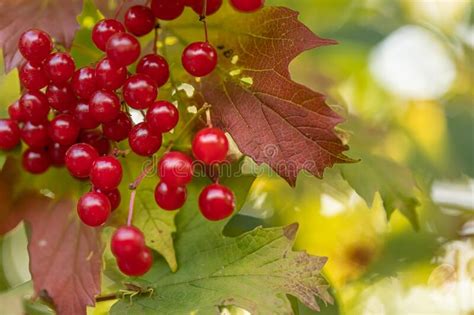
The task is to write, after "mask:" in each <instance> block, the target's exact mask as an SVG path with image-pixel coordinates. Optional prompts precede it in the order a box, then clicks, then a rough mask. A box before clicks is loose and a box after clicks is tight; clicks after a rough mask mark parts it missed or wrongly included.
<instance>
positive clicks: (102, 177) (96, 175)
mask: <svg viewBox="0 0 474 315" xmlns="http://www.w3.org/2000/svg"><path fill="white" fill-rule="evenodd" d="M89 177H90V179H91V182H92V184H93V185H94V187H96V188H97V189H100V190H103V191H109V190H113V189H115V188H117V187H118V185H120V182H121V181H122V165H121V164H120V162H119V160H117V159H116V158H115V157H113V156H101V157H99V158H97V159H96V160H95V161H94V163H93V164H92V169H91V173H90V175H89Z"/></svg>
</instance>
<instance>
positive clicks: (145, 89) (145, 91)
mask: <svg viewBox="0 0 474 315" xmlns="http://www.w3.org/2000/svg"><path fill="white" fill-rule="evenodd" d="M157 96H158V89H157V87H156V83H155V81H153V80H152V79H151V78H150V77H149V76H147V75H146V74H141V73H139V74H135V75H133V76H131V77H130V78H128V80H127V82H125V85H124V86H123V97H124V99H125V101H126V102H127V104H128V105H129V106H130V107H132V108H135V109H146V108H148V107H149V106H150V105H151V104H152V103H153V101H154V100H155V99H156V97H157Z"/></svg>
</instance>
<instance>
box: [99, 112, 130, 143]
mask: <svg viewBox="0 0 474 315" xmlns="http://www.w3.org/2000/svg"><path fill="white" fill-rule="evenodd" d="M131 129H132V121H131V120H130V117H129V116H128V115H127V114H126V113H124V112H120V114H119V115H118V116H117V118H116V119H115V120H112V121H109V122H106V123H104V124H103V125H102V132H103V133H104V135H105V136H106V137H107V138H109V139H110V140H113V141H117V142H120V141H122V140H125V139H127V138H128V134H129V133H130V130H131Z"/></svg>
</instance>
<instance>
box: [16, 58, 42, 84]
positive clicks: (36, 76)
mask: <svg viewBox="0 0 474 315" xmlns="http://www.w3.org/2000/svg"><path fill="white" fill-rule="evenodd" d="M18 75H19V77H20V81H21V84H22V85H23V86H24V87H25V88H26V89H28V90H30V91H36V90H40V89H42V88H44V87H45V86H46V85H48V83H49V79H48V77H47V76H46V74H45V73H44V71H43V66H41V65H39V66H34V65H33V64H32V63H31V62H26V63H24V64H23V65H22V66H21V67H20V71H19V73H18Z"/></svg>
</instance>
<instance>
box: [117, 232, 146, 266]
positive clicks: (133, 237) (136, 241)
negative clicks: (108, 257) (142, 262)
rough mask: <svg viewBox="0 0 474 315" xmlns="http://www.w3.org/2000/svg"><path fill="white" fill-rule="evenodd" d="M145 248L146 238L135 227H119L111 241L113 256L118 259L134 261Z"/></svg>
mask: <svg viewBox="0 0 474 315" xmlns="http://www.w3.org/2000/svg"><path fill="white" fill-rule="evenodd" d="M145 248H146V245H145V236H144V235H143V233H142V231H140V229H138V228H136V227H134V226H127V225H124V226H121V227H119V228H118V229H117V230H116V231H115V232H114V234H113V235H112V239H111V241H110V249H111V250H112V254H114V256H115V257H117V258H124V259H133V258H135V257H136V256H138V255H139V254H140V253H141V252H142V251H143V250H144V249H145Z"/></svg>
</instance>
